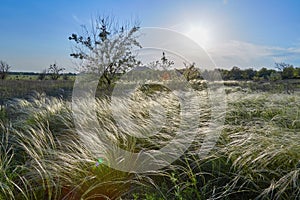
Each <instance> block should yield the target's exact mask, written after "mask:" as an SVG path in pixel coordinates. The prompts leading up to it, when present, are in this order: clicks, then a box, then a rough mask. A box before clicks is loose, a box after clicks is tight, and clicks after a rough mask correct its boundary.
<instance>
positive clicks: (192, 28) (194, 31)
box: [185, 24, 211, 48]
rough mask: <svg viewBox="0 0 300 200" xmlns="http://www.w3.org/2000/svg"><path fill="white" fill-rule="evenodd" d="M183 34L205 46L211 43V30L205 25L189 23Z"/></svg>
mask: <svg viewBox="0 0 300 200" xmlns="http://www.w3.org/2000/svg"><path fill="white" fill-rule="evenodd" d="M185 34H186V35H187V36H188V37H190V38H191V39H192V40H194V41H195V42H197V43H198V44H199V45H201V46H203V47H205V48H206V47H208V46H210V44H211V32H210V30H209V28H207V27H204V26H201V25H194V24H190V25H189V27H188V29H187V31H186V33H185Z"/></svg>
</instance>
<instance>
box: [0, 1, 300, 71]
mask: <svg viewBox="0 0 300 200" xmlns="http://www.w3.org/2000/svg"><path fill="white" fill-rule="evenodd" d="M299 9H300V1H297V0H295V1H291V0H286V1H283V0H282V1H280V0H278V1H277V0H276V1H271V0H264V1H262V0H260V1H259V0H206V1H204V0H203V1H202V0H198V1H196V0H188V1H183V0H182V1H179V0H163V1H162V0H151V1H150V0H148V1H146V0H127V1H125V0H123V1H122V0H115V1H104V0H85V1H83V0H81V1H79V0H51V1H38V0H36V1H33V0H27V1H19V0H2V1H1V6H0V27H1V31H0V44H1V46H0V60H5V61H6V62H8V63H9V64H10V65H12V66H13V68H12V70H14V71H37V72H39V71H42V70H43V69H45V68H47V67H48V66H49V65H50V64H52V63H53V62H54V61H56V62H57V63H58V64H59V65H61V66H63V67H65V68H66V69H67V71H74V64H73V61H72V58H71V57H70V56H69V54H70V53H71V47H72V43H71V42H70V41H69V40H68V37H69V36H70V35H71V34H72V33H76V32H80V25H81V24H88V23H89V21H90V19H91V16H92V15H94V16H95V15H97V14H112V15H114V16H115V18H117V19H119V20H120V21H121V22H122V21H125V20H130V19H139V20H140V22H141V26H142V27H164V28H170V29H173V30H176V31H179V32H181V33H183V34H186V35H187V36H189V37H191V38H192V39H193V40H195V41H196V42H198V43H199V44H200V45H202V46H203V47H204V48H205V49H206V51H207V52H208V53H209V54H210V56H211V58H212V59H213V60H214V61H215V63H216V65H217V66H218V67H221V68H231V67H232V66H234V65H237V66H239V67H241V68H247V67H253V68H260V67H262V66H265V67H269V68H271V67H274V63H275V62H288V63H292V64H294V65H296V66H299V65H300V12H299Z"/></svg>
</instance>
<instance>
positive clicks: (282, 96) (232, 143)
mask: <svg viewBox="0 0 300 200" xmlns="http://www.w3.org/2000/svg"><path fill="white" fill-rule="evenodd" d="M50 83H51V82H47V83H43V84H47V85H51V84H50ZM14 84H15V83H14ZM43 84H41V85H43ZM56 84H57V85H56ZM68 84H69V85H68V87H70V85H71V83H68ZM231 84H235V83H231ZM64 85H67V84H66V82H59V81H58V82H55V83H53V85H51V87H53V88H63V86H64ZM225 85H226V84H225ZM2 87H3V86H2ZM18 87H21V85H18ZM39 87H41V90H43V89H44V88H42V86H39ZM26 88H27V86H26ZM284 88H285V87H283V88H282V91H281V92H277V93H276V92H274V91H273V90H272V91H265V92H264V91H254V90H251V88H250V89H249V87H247V88H246V87H241V85H240V84H239V85H238V86H233V85H230V84H229V83H228V84H227V86H226V91H227V92H226V101H227V109H226V112H225V113H220V115H224V116H225V121H224V124H223V125H222V126H220V127H217V129H218V130H220V131H221V135H220V137H219V139H218V142H217V144H216V145H215V147H214V148H213V150H212V151H211V152H210V153H209V154H207V155H205V156H204V157H201V156H199V154H198V151H197V150H198V149H200V148H201V145H202V142H203V139H204V136H205V134H210V132H211V130H210V126H209V123H210V120H211V113H212V107H211V106H210V104H209V101H208V100H207V93H206V92H205V90H202V91H198V92H197V94H198V95H199V101H200V102H199V105H200V110H201V112H200V115H199V116H198V119H196V121H194V122H195V124H196V125H197V134H196V137H195V138H189V136H187V139H191V140H193V143H192V145H191V146H190V147H189V148H188V150H187V151H185V152H182V155H181V156H180V158H179V159H177V160H176V161H175V162H173V163H172V164H171V165H168V166H165V167H163V168H161V169H158V170H154V171H150V172H145V173H142V174H140V173H139V174H138V173H135V172H122V171H118V170H116V169H113V168H110V167H108V166H110V164H112V163H113V160H114V159H116V158H115V157H114V154H113V153H111V152H109V151H105V150H107V147H106V146H103V144H102V143H101V142H100V141H101V138H103V137H107V138H110V141H111V142H112V144H114V145H117V146H119V147H121V148H123V149H125V150H127V151H129V152H140V151H148V150H155V149H156V150H157V149H160V148H162V147H163V146H165V145H166V144H168V142H169V141H170V139H172V138H173V137H174V132H175V131H178V130H180V129H179V126H180V125H181V124H180V123H181V122H180V115H181V114H180V104H179V99H178V98H177V97H176V95H174V94H173V93H170V92H168V91H157V92H155V91H154V92H152V93H150V94H149V93H148V94H145V93H144V92H143V91H140V92H136V93H135V96H133V98H132V99H131V100H130V102H129V103H131V104H130V105H134V106H132V107H131V108H130V110H129V111H128V112H129V113H126V112H125V110H126V109H125V108H127V107H128V105H127V104H126V101H124V100H123V99H122V97H119V98H117V102H118V104H116V105H115V106H117V107H114V108H113V110H114V112H115V113H114V115H113V113H112V110H111V107H110V106H111V101H110V100H109V98H108V99H106V98H97V100H96V102H95V108H96V113H97V121H98V123H99V124H100V126H97V127H92V128H91V127H90V125H89V122H88V120H85V119H84V118H83V119H82V124H81V126H83V129H82V130H83V131H88V132H78V129H76V124H74V119H73V115H72V109H71V103H70V102H69V101H67V100H64V99H62V98H56V97H48V96H46V95H43V94H41V93H31V95H29V96H27V98H26V99H14V100H12V101H7V102H6V106H5V107H3V108H2V109H1V111H0V132H1V137H0V143H1V145H0V146H1V149H0V161H1V162H0V163H1V164H0V199H106V198H110V199H149V200H150V199H299V198H300V177H299V173H300V140H299V133H300V95H299V91H297V89H296V90H294V91H293V93H287V92H286V91H285V89H284ZM256 89H257V88H256ZM1 91H2V90H1ZM178 92H180V91H178ZM149 95H150V96H149ZM187 95H188V94H187ZM127 103H128V102H127ZM157 103H159V104H160V105H163V109H164V110H165V111H166V112H165V113H166V117H165V120H166V121H165V123H164V124H162V128H161V129H159V132H158V133H156V134H155V135H152V136H151V134H152V132H153V121H151V118H150V117H149V116H150V115H149V108H151V106H153V105H154V104H157ZM194 103H195V102H194ZM88 105H89V104H88V103H87V102H81V106H82V108H83V110H89V108H88V107H87V106H88ZM191 106H193V105H191ZM124 109H125V110H124ZM124 112H125V115H126V114H128V116H131V118H125V119H127V120H128V121H126V125H127V126H126V127H125V128H124V127H120V125H118V124H116V120H115V119H114V117H115V116H125V115H124ZM88 114H92V113H88ZM160 115H162V113H158V117H159V116H160ZM187 115H188V116H190V115H191V116H192V113H187ZM91 117H92V116H91ZM161 117H163V116H161ZM130 119H134V121H132V120H130ZM133 122H136V123H137V124H138V126H136V125H134V124H133ZM124 123H125V122H124ZM154 125H157V124H154ZM141 134H142V135H150V136H149V137H146V138H139V137H132V136H139V135H141ZM179 134H180V133H179ZM82 135H88V138H90V140H88V141H89V143H88V144H87V143H86V140H85V142H84V141H83V140H82V137H80V136H82ZM191 135H192V134H191ZM91 138H93V139H91ZM185 139H186V138H185ZM178 142H180V141H178ZM95 149H97V150H98V151H97V152H98V154H95ZM99 159H101V162H103V163H101V162H100V163H97V160H99ZM155 161H157V162H159V160H155ZM122 162H123V161H120V165H122V164H126V163H122ZM124 162H125V161H124Z"/></svg>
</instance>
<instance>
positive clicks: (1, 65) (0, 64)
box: [0, 60, 11, 80]
mask: <svg viewBox="0 0 300 200" xmlns="http://www.w3.org/2000/svg"><path fill="white" fill-rule="evenodd" d="M10 68H11V66H10V65H9V64H7V63H6V62H4V61H2V60H1V61H0V79H2V80H4V79H5V78H6V77H7V74H8V72H9V70H10Z"/></svg>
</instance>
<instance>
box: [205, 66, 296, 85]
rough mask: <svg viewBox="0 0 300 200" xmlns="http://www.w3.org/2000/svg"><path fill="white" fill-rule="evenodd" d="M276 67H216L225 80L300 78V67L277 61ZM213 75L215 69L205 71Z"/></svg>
mask: <svg viewBox="0 0 300 200" xmlns="http://www.w3.org/2000/svg"><path fill="white" fill-rule="evenodd" d="M275 66H276V67H275V68H276V69H277V70H275V69H267V68H265V67H263V68H261V69H259V70H255V69H253V68H248V69H240V68H239V67H236V66H234V67H232V69H230V70H226V69H216V71H218V72H219V73H220V74H221V75H222V78H223V80H253V81H264V80H265V81H277V80H283V79H300V68H299V67H294V66H293V65H291V64H287V63H275ZM204 73H208V74H211V75H213V73H214V72H213V71H204Z"/></svg>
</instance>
